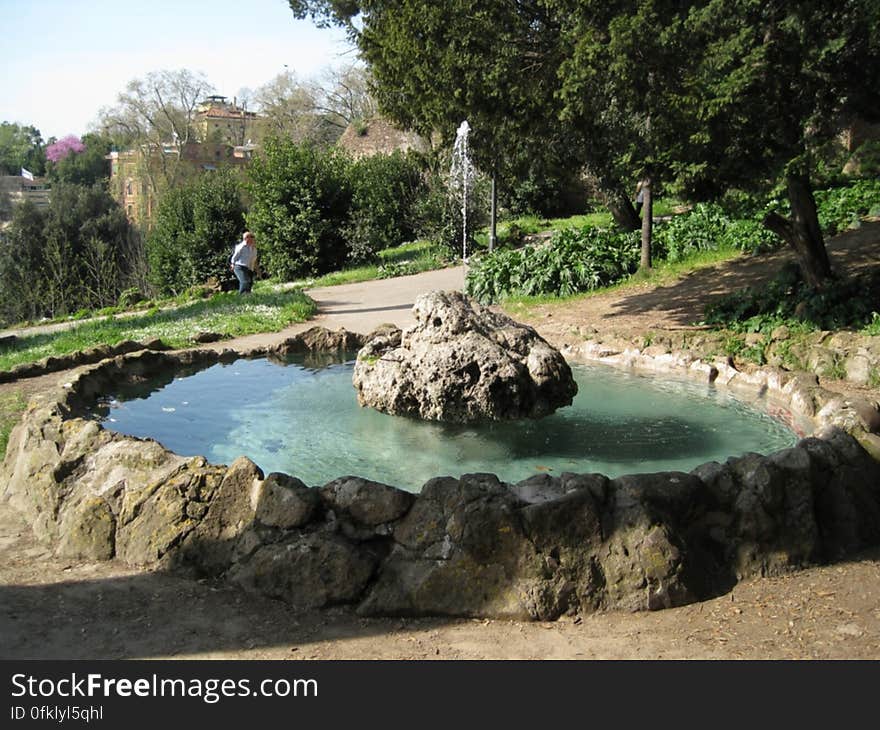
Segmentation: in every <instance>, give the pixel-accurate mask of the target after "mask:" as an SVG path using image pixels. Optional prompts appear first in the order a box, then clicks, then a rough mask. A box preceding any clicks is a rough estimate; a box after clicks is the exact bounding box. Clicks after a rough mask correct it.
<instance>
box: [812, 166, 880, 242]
mask: <svg viewBox="0 0 880 730" xmlns="http://www.w3.org/2000/svg"><path fill="white" fill-rule="evenodd" d="M815 198H816V208H817V213H818V214H819V225H820V226H821V227H822V230H823V231H824V232H825V233H828V234H834V233H837V232H838V231H843V230H846V229H847V228H849V227H850V226H852V225H853V224H857V223H858V220H859V218H861V217H862V216H866V215H880V180H877V179H873V180H857V181H856V182H854V183H852V184H850V185H847V186H845V187H836V188H829V189H828V190H817V191H816V193H815Z"/></svg>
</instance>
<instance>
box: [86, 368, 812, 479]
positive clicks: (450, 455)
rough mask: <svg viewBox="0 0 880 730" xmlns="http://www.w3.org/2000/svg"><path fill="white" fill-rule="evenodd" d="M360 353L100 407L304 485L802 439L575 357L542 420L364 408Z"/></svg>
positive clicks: (113, 425)
mask: <svg viewBox="0 0 880 730" xmlns="http://www.w3.org/2000/svg"><path fill="white" fill-rule="evenodd" d="M353 366H354V360H353V359H348V360H346V361H345V362H338V361H337V362H329V363H328V362H317V361H315V360H312V361H303V360H299V361H298V362H297V361H296V360H293V361H290V362H286V363H280V362H277V361H270V360H265V359H253V360H249V359H240V360H236V361H235V362H233V363H229V364H218V365H214V366H212V367H208V368H206V369H204V370H201V371H198V372H195V373H178V374H177V375H175V376H173V377H172V376H166V377H165V378H164V380H163V379H161V378H157V379H156V380H155V381H153V382H147V383H142V384H139V385H138V386H129V387H127V388H125V389H121V390H120V391H119V392H117V393H116V394H115V395H114V397H112V398H106V399H104V400H103V401H102V402H101V403H100V404H99V406H98V409H97V412H96V414H95V415H96V417H97V418H98V419H99V420H100V421H101V422H102V423H103V425H104V426H105V427H106V428H108V429H112V430H114V431H118V432H120V433H124V434H128V435H131V436H137V437H142V438H153V439H156V440H157V441H159V442H160V443H162V444H163V445H164V446H165V447H167V448H169V449H171V450H172V451H174V452H176V453H178V454H181V455H184V456H195V455H203V456H205V457H207V458H208V459H209V460H210V461H212V462H214V463H225V464H228V463H230V462H232V461H233V460H234V459H235V458H237V457H238V456H241V455H245V456H247V457H249V458H250V459H252V460H253V461H254V462H256V463H257V464H258V465H259V466H260V467H261V468H262V469H263V471H264V472H265V473H267V474H268V473H269V472H273V471H281V472H286V473H287V474H291V475H293V476H296V477H298V478H299V479H301V480H302V481H304V482H305V483H306V484H309V485H310V486H320V485H322V484H326V483H327V482H329V481H331V480H333V479H335V478H337V477H340V476H346V475H357V476H361V477H365V478H367V479H372V480H375V481H378V482H383V483H385V484H391V485H394V486H397V487H400V488H402V489H407V490H409V491H414V492H417V491H419V490H420V489H421V486H422V485H423V484H424V482H426V481H427V480H428V479H430V478H431V477H434V476H443V475H449V476H454V477H459V476H461V475H462V474H466V473H473V472H491V473H494V474H497V475H498V477H499V478H500V479H502V480H504V481H508V482H517V481H520V480H522V479H525V478H527V477H530V476H532V475H534V474H540V473H547V474H551V475H556V476H558V475H560V474H562V473H563V472H576V473H588V472H601V473H603V474H606V475H608V476H610V477H615V476H620V475H622V474H631V473H638V472H656V471H671V470H681V471H689V470H690V469H692V468H694V467H695V466H697V465H699V464H702V463H704V462H706V461H712V460H716V461H724V460H725V459H727V458H728V457H730V456H739V455H741V454H743V453H745V452H749V451H754V452H758V453H763V454H767V453H771V452H773V451H777V450H779V449H782V448H786V447H788V446H792V445H794V444H795V443H796V442H797V436H796V435H795V434H794V432H792V431H791V430H790V429H789V428H788V427H786V426H785V425H784V424H782V423H781V422H779V421H777V420H775V419H773V418H771V417H770V416H768V415H767V414H765V413H763V412H761V411H759V410H756V409H754V408H752V407H749V406H746V405H745V404H743V403H742V402H740V401H738V400H736V399H735V398H733V397H732V396H731V395H729V394H728V393H726V392H724V391H721V390H716V389H715V388H714V387H713V386H709V385H705V384H703V385H698V384H696V383H693V382H689V381H676V380H661V379H658V378H657V377H656V376H645V375H638V374H634V373H631V372H625V371H619V370H615V369H612V368H607V367H601V366H587V365H573V366H572V370H573V372H574V376H575V379H576V380H577V383H578V388H579V392H578V395H577V396H576V397H575V400H574V402H573V404H572V405H571V406H569V407H566V408H562V409H560V410H558V411H557V412H556V413H554V414H553V415H551V416H548V417H546V418H543V419H540V420H534V421H532V420H527V421H518V422H512V423H484V424H479V425H473V424H468V425H458V424H456V425H451V424H440V423H434V422H424V421H418V420H414V419H409V418H402V417H399V416H389V415H386V414H383V413H379V412H377V411H374V410H372V409H370V408H361V407H359V406H358V404H357V396H356V392H355V389H354V387H353V386H352V383H351V376H352V369H353Z"/></svg>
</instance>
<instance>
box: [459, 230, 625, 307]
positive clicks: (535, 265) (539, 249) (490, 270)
mask: <svg viewBox="0 0 880 730" xmlns="http://www.w3.org/2000/svg"><path fill="white" fill-rule="evenodd" d="M638 260H639V245H638V234H637V233H619V232H612V231H605V230H598V229H594V228H582V229H580V230H574V229H568V230H562V231H558V232H557V233H555V234H554V235H553V237H552V238H551V239H550V241H549V242H547V243H543V244H539V245H535V246H527V247H524V248H521V249H501V250H498V251H495V252H493V253H491V254H486V255H481V256H479V257H475V258H474V259H473V260H472V261H471V266H470V268H469V269H468V274H467V279H466V281H465V287H466V290H467V292H468V293H469V294H471V295H472V296H474V297H475V298H476V299H478V300H479V301H482V302H492V301H499V300H500V299H502V298H504V297H508V296H540V295H548V294H549V295H553V296H560V297H564V296H570V295H572V294H576V293H578V292H585V291H590V290H592V289H596V288H598V287H601V286H607V285H608V284H612V283H614V282H617V281H620V280H621V279H623V278H624V277H626V276H628V275H629V274H631V273H633V272H634V271H635V270H636V268H637V266H638Z"/></svg>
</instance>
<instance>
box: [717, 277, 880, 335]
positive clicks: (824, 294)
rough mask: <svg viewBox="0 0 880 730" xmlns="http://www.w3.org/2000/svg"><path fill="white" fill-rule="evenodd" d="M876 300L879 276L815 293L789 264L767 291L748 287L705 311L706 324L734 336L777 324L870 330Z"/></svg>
mask: <svg viewBox="0 0 880 730" xmlns="http://www.w3.org/2000/svg"><path fill="white" fill-rule="evenodd" d="M877 301H880V273H878V272H870V273H868V274H865V275H862V276H859V277H856V278H853V279H848V280H845V281H832V282H830V283H829V284H828V285H826V286H825V287H824V288H823V289H821V290H816V289H813V288H811V287H809V286H807V285H806V283H805V282H804V280H803V277H802V275H801V272H800V269H799V268H798V266H797V265H796V264H793V263H792V264H789V265H787V266H785V267H783V268H782V269H781V270H780V272H779V273H778V274H777V275H776V276H775V277H774V278H773V279H772V280H771V281H770V282H769V283H768V284H767V285H766V286H762V287H754V288H752V287H748V288H746V289H743V290H741V291H739V292H736V293H732V294H730V295H728V296H726V297H724V298H723V299H721V300H720V301H718V302H717V303H715V304H713V305H712V306H710V307H708V308H707V310H706V320H705V321H706V323H707V324H712V325H716V326H719V327H724V328H727V329H731V330H734V331H738V332H770V331H771V330H772V329H774V328H775V327H778V326H779V325H781V324H786V325H792V326H794V327H799V328H801V329H804V328H806V329H819V330H834V329H844V328H861V327H866V326H867V327H870V326H871V322H872V318H873V317H874V310H876V308H877Z"/></svg>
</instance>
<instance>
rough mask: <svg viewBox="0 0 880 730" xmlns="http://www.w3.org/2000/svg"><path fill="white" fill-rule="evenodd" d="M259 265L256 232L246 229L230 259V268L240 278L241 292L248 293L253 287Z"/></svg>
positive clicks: (239, 288)
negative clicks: (255, 240)
mask: <svg viewBox="0 0 880 730" xmlns="http://www.w3.org/2000/svg"><path fill="white" fill-rule="evenodd" d="M257 266H258V263H257V247H256V245H255V243H254V234H253V233H251V232H250V231H245V232H244V235H243V236H242V237H241V241H240V242H239V243H238V245H236V247H235V250H234V251H233V252H232V258H230V260H229V268H230V269H232V273H234V274H235V278H236V279H238V293H239V294H247V293H248V292H250V290H251V289H252V288H253V286H254V275H255V274H256V272H257Z"/></svg>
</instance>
